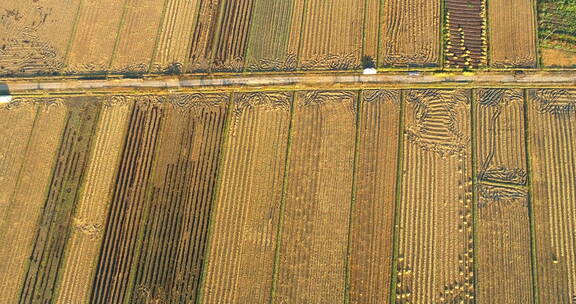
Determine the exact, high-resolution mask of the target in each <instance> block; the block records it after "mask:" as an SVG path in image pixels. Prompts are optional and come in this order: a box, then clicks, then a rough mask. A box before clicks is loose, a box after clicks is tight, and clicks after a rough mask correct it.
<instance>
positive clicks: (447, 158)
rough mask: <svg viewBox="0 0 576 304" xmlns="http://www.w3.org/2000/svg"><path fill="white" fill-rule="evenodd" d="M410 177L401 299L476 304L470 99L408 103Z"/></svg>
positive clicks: (426, 95)
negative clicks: (474, 302)
mask: <svg viewBox="0 0 576 304" xmlns="http://www.w3.org/2000/svg"><path fill="white" fill-rule="evenodd" d="M404 102H405V103H406V104H405V107H406V109H405V111H404V112H405V113H404V119H405V124H404V139H403V140H404V148H403V153H402V158H403V171H402V178H401V197H400V206H399V212H400V215H399V221H400V222H399V224H398V227H397V228H396V229H399V234H398V245H397V246H398V250H397V251H398V252H397V255H398V256H397V260H396V261H395V264H396V269H395V271H396V272H397V274H396V277H395V279H396V285H395V286H396V289H395V295H394V296H395V298H396V301H398V302H399V303H428V302H431V301H432V302H437V303H458V302H460V301H464V302H470V301H471V300H472V297H473V296H474V284H473V280H474V273H473V264H474V255H473V250H474V249H473V233H472V149H471V146H470V136H469V135H470V92H469V91H466V90H435V89H424V90H410V91H407V92H405V95H404Z"/></svg>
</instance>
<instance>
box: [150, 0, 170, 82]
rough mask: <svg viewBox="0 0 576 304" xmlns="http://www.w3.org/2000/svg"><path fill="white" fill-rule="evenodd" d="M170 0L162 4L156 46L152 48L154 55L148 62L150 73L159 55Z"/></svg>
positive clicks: (155, 40) (165, 0)
mask: <svg viewBox="0 0 576 304" xmlns="http://www.w3.org/2000/svg"><path fill="white" fill-rule="evenodd" d="M169 2H170V0H164V5H163V6H162V17H160V23H159V24H158V28H157V29H156V38H155V39H154V47H153V49H152V55H151V56H150V62H149V63H148V73H150V72H151V71H152V65H154V61H155V60H156V56H157V55H158V46H159V43H160V36H161V34H160V33H162V30H163V29H164V20H166V12H167V11H168V3H169Z"/></svg>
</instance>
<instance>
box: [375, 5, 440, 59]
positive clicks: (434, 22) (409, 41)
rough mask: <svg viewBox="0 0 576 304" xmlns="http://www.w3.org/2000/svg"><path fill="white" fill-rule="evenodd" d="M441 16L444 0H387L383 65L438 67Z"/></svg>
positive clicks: (382, 38)
mask: <svg viewBox="0 0 576 304" xmlns="http://www.w3.org/2000/svg"><path fill="white" fill-rule="evenodd" d="M440 16H441V11H440V1H435V0H400V1H384V2H383V8H382V14H381V16H380V18H381V26H382V27H381V29H380V37H379V39H380V41H381V46H380V51H379V56H378V63H379V66H382V67H409V66H410V67H414V66H420V67H426V66H438V65H439V64H440V51H441V47H440Z"/></svg>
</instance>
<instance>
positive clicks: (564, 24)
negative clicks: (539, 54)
mask: <svg viewBox="0 0 576 304" xmlns="http://www.w3.org/2000/svg"><path fill="white" fill-rule="evenodd" d="M538 36H539V39H540V44H541V45H542V46H545V47H551V48H561V49H566V50H573V51H576V0H541V1H538Z"/></svg>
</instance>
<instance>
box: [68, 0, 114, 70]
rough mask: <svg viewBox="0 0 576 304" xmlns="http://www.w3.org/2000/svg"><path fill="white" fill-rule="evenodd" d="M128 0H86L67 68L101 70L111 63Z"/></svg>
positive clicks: (72, 42)
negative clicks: (126, 0)
mask: <svg viewBox="0 0 576 304" xmlns="http://www.w3.org/2000/svg"><path fill="white" fill-rule="evenodd" d="M124 3H125V1H118V0H107V1H101V0H84V1H83V2H82V7H81V8H80V11H79V16H78V21H77V23H76V31H75V32H74V35H73V36H72V38H71V39H72V41H71V42H70V53H69V55H68V58H67V62H66V65H67V66H66V72H67V73H70V74H74V73H80V74H81V73H98V72H106V71H108V68H109V67H110V63H111V60H112V53H113V51H114V45H115V43H116V39H117V36H118V30H119V28H120V22H121V21H122V16H123V14H122V12H123V11H124Z"/></svg>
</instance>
